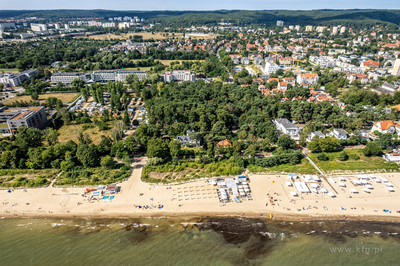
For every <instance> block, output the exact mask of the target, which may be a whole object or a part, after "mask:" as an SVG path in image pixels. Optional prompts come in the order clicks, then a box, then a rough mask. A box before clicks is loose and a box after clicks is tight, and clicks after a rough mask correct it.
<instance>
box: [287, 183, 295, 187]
mask: <svg viewBox="0 0 400 266" xmlns="http://www.w3.org/2000/svg"><path fill="white" fill-rule="evenodd" d="M285 183H286V186H288V187H293V184H292V183H290V182H285Z"/></svg>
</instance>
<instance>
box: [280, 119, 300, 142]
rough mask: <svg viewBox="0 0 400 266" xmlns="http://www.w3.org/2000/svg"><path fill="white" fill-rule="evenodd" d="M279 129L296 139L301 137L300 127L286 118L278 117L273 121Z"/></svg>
mask: <svg viewBox="0 0 400 266" xmlns="http://www.w3.org/2000/svg"><path fill="white" fill-rule="evenodd" d="M273 123H274V124H275V127H276V129H277V130H279V131H281V132H282V133H283V134H287V135H289V136H290V137H291V138H292V139H294V140H299V139H300V135H299V132H300V129H299V128H298V127H297V126H296V125H294V124H292V123H291V122H290V121H289V120H288V119H286V118H277V119H275V120H274V121H273Z"/></svg>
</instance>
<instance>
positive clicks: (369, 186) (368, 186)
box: [366, 185, 374, 189]
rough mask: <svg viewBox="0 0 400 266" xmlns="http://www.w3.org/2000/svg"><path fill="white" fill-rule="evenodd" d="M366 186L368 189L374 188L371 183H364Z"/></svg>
mask: <svg viewBox="0 0 400 266" xmlns="http://www.w3.org/2000/svg"><path fill="white" fill-rule="evenodd" d="M366 188H368V189H374V187H373V186H372V185H366Z"/></svg>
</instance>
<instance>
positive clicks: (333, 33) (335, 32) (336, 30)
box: [332, 27, 338, 35]
mask: <svg viewBox="0 0 400 266" xmlns="http://www.w3.org/2000/svg"><path fill="white" fill-rule="evenodd" d="M336 34H338V28H337V27H333V28H332V35H336Z"/></svg>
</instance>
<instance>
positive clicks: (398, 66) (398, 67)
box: [392, 59, 400, 77]
mask: <svg viewBox="0 0 400 266" xmlns="http://www.w3.org/2000/svg"><path fill="white" fill-rule="evenodd" d="M392 75H393V76H396V77H398V76H400V59H396V62H395V63H394V67H393V71H392Z"/></svg>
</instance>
